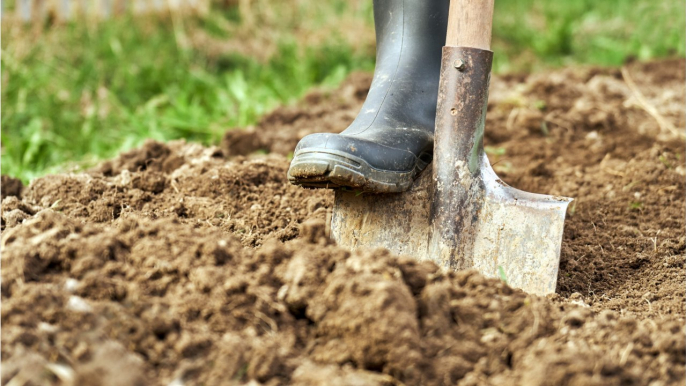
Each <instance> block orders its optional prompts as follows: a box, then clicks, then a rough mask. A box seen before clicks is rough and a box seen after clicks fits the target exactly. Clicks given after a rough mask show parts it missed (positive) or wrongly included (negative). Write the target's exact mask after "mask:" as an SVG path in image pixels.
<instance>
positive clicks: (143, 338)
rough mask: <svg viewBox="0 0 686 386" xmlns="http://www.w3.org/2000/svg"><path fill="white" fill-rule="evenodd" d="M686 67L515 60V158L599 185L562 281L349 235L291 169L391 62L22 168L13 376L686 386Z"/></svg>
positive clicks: (569, 230) (517, 167) (497, 99)
mask: <svg viewBox="0 0 686 386" xmlns="http://www.w3.org/2000/svg"><path fill="white" fill-rule="evenodd" d="M685 71H686V62H685V61H684V60H671V61H660V62H654V63H643V64H641V63H635V64H632V65H629V66H628V67H627V68H626V69H625V71H624V74H622V72H621V71H620V70H618V69H598V68H580V69H578V68H577V69H565V70H560V71H556V72H551V73H547V74H537V75H531V76H507V77H495V78H494V79H493V82H492V86H491V102H490V104H489V113H488V122H487V138H486V141H487V145H488V146H489V147H488V152H489V154H490V157H491V161H492V163H493V164H494V168H495V169H496V171H497V172H498V173H499V175H500V176H501V177H503V179H505V180H506V181H507V182H508V183H510V184H511V185H513V186H515V187H517V188H520V189H524V190H528V191H533V192H543V193H551V194H558V195H566V196H571V197H575V198H576V201H575V202H574V203H573V204H572V205H571V207H570V209H569V213H568V220H567V222H566V228H565V235H564V240H563V246H562V263H561V269H560V276H559V284H558V293H557V294H555V295H553V296H550V297H548V298H540V297H536V296H530V295H527V294H525V293H523V292H521V291H519V290H513V289H511V288H509V287H508V286H507V285H505V284H504V283H502V282H500V281H499V280H496V279H486V278H484V277H482V276H480V275H478V274H476V273H474V272H469V271H468V272H458V273H445V272H442V271H440V270H438V269H437V267H436V266H435V265H433V264H432V263H427V262H424V263H418V262H416V261H414V260H412V259H410V258H406V257H400V258H398V257H395V256H391V255H390V254H389V253H388V252H386V251H383V250H361V251H356V252H352V253H351V252H350V251H347V250H344V249H342V248H339V247H337V246H336V245H334V244H332V242H331V241H330V240H329V238H328V237H327V229H326V226H325V222H326V220H327V218H328V213H329V210H330V208H331V205H332V193H331V192H330V191H324V190H319V191H318V190H304V189H301V188H298V187H294V186H291V185H289V184H288V182H287V179H286V176H285V172H286V170H287V167H288V159H287V156H288V154H289V153H290V152H291V151H292V149H293V148H294V146H295V144H296V143H297V141H298V139H299V138H301V137H302V136H304V135H306V134H309V133H311V132H316V131H332V132H335V131H340V130H342V129H344V128H345V126H346V125H347V124H348V123H349V122H350V121H351V120H352V119H353V118H354V117H355V114H356V113H357V110H358V109H359V108H360V106H361V103H362V102H363V100H364V97H365V95H366V92H367V89H368V87H369V83H370V81H371V77H370V75H368V74H356V75H354V76H352V77H351V78H350V79H349V80H348V81H347V82H346V83H345V84H343V85H342V86H341V87H340V88H339V89H338V90H335V91H315V92H313V93H311V94H310V95H308V96H307V97H305V98H304V100H303V101H301V103H300V104H299V105H297V106H293V107H287V108H280V109H278V110H276V111H274V112H273V113H271V114H270V115H268V116H266V117H265V118H264V119H263V120H262V122H260V124H259V125H257V126H256V127H255V128H252V129H247V130H231V131H229V132H227V135H226V137H225V139H224V141H223V142H222V145H221V148H204V147H202V146H200V145H195V144H186V143H184V142H172V143H169V144H162V143H157V142H149V143H147V144H146V145H145V146H143V147H142V148H140V149H137V150H133V151H131V152H128V153H125V154H122V155H120V156H119V157H118V158H116V159H114V160H112V161H108V162H105V163H104V164H102V165H100V166H99V167H97V168H96V169H94V170H91V171H89V172H88V173H82V174H70V175H66V174H65V175H53V176H47V177H44V178H41V179H38V180H36V181H34V182H32V183H31V184H30V185H29V186H26V187H22V186H21V184H20V183H19V184H17V182H15V181H13V180H10V179H7V178H5V177H3V179H2V197H3V201H2V327H3V328H2V352H1V353H2V370H3V371H2V382H1V383H2V384H3V385H5V384H9V383H10V382H11V384H13V385H14V384H20V385H24V384H32V385H48V384H49V385H57V384H59V385H148V384H159V385H226V384H245V383H252V384H268V385H279V384H298V385H320V384H327V385H367V384H370V385H374V384H378V385H401V384H405V385H452V384H460V385H654V386H657V385H671V384H682V383H683V380H684V377H685V376H686V373H685V370H684V362H686V355H685V353H686V345H685V338H686V336H685V329H684V319H685V318H686V309H685V307H684V300H685V289H684V278H685V275H684V262H685V261H684V260H685V257H684V252H685V249H686V247H685V244H686V238H685V237H684V175H685V174H686V168H685V167H684V143H683V138H680V137H679V134H678V133H677V134H675V131H677V130H676V129H674V128H678V131H680V132H683V128H684V127H685V126H686V118H685V117H684V109H683V106H684V103H685V102H686V101H685V97H684V82H685V80H686V79H685V76H684V74H685ZM627 77H630V78H631V79H633V81H631V80H628V79H627ZM627 80H628V81H627ZM257 150H268V151H269V152H270V154H269V155H266V156H265V155H260V154H259V153H260V152H257V153H256V151H257Z"/></svg>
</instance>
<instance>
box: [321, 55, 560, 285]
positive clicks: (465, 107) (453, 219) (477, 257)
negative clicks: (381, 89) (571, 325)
mask: <svg viewBox="0 0 686 386" xmlns="http://www.w3.org/2000/svg"><path fill="white" fill-rule="evenodd" d="M492 55H493V53H492V52H491V51H488V50H480V49H475V48H467V47H444V49H443V59H442V60H443V62H442V69H441V80H440V85H439V95H438V107H437V115H436V132H435V145H434V161H433V163H432V166H431V168H429V169H427V170H425V171H424V172H422V174H421V175H420V176H419V178H418V179H417V180H416V181H415V183H414V185H413V186H412V188H411V189H410V190H409V191H407V192H404V193H400V194H379V195H373V194H368V195H356V194H355V193H353V192H344V191H337V192H336V197H335V202H334V211H333V217H332V224H331V231H332V236H333V238H334V239H335V240H336V242H337V243H338V244H339V245H342V246H345V247H348V248H351V249H355V248H358V247H363V246H364V247H384V248H387V249H389V250H390V251H392V252H394V253H396V254H400V255H408V256H412V257H414V258H416V259H419V260H431V261H434V262H436V263H437V264H438V265H440V266H442V267H445V268H447V269H468V268H474V269H476V270H478V271H479V272H481V273H482V274H484V275H485V276H489V277H500V278H501V279H503V280H505V281H507V283H508V284H509V285H511V286H513V287H517V288H521V289H523V290H525V291H527V292H530V293H534V294H539V295H545V294H549V293H553V292H554V291H555V286H556V283H557V273H558V269H559V261H560V246H561V242H562V231H563V227H564V218H565V212H566V209H567V205H568V204H569V202H570V201H571V199H569V198H566V197H556V196H548V195H540V194H533V193H527V192H524V191H521V190H517V189H514V188H512V187H510V186H507V185H506V184H505V183H504V182H502V181H501V180H500V179H499V178H498V176H497V175H496V174H495V172H494V171H493V169H492V168H491V165H490V163H489V161H488V158H487V157H486V155H485V154H484V151H483V133H484V123H485V115H486V106H487V102H488V85H489V81H490V69H491V62H492ZM453 63H459V64H460V65H459V66H457V65H453Z"/></svg>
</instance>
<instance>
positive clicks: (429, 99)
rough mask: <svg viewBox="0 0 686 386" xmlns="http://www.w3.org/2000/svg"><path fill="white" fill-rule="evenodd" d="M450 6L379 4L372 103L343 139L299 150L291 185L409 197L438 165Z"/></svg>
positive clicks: (312, 141)
mask: <svg viewBox="0 0 686 386" xmlns="http://www.w3.org/2000/svg"><path fill="white" fill-rule="evenodd" d="M449 3H450V2H449V0H374V23H375V26H376V42H377V45H376V47H377V48H376V69H375V71H374V80H373V81H372V85H371V88H370V90H369V94H368V95H367V99H366V101H365V102H364V105H363V106H362V110H361V111H360V113H359V114H358V116H357V118H356V119H355V121H353V123H352V124H351V125H350V126H349V127H348V128H347V129H345V130H344V131H343V132H342V133H340V134H328V133H321V134H311V135H308V136H306V137H305V138H303V139H302V140H301V141H300V143H298V146H297V147H296V148H295V153H294V157H293V161H292V162H291V166H290V169H289V170H288V179H289V180H290V182H291V183H293V184H297V185H302V186H305V187H314V188H340V187H348V188H351V189H354V190H358V191H365V192H379V193H385V192H402V191H404V190H407V189H408V188H409V187H410V186H411V184H412V181H413V180H414V178H415V177H416V176H417V174H418V173H419V172H421V171H422V170H423V169H424V168H425V167H426V166H427V165H428V164H429V163H430V162H431V159H432V153H433V133H434V121H435V118H436V100H437V98H438V78H439V72H440V69H441V48H442V47H443V46H444V45H445V36H446V31H447V25H448V7H449Z"/></svg>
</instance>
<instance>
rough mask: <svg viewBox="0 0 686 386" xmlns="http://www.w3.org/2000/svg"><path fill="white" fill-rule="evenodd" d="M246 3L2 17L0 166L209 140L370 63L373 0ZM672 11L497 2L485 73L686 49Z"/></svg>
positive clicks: (618, 0)
mask: <svg viewBox="0 0 686 386" xmlns="http://www.w3.org/2000/svg"><path fill="white" fill-rule="evenodd" d="M250 4H253V6H252V7H251V8H249V9H239V8H236V7H233V8H228V9H222V10H218V9H215V11H214V12H213V13H211V14H210V15H209V16H207V17H204V18H200V19H196V18H184V19H180V18H175V17H171V18H169V17H162V18H157V17H147V18H143V19H136V18H132V17H123V18H119V19H116V20H111V21H107V22H101V23H99V24H95V23H86V22H78V23H72V24H68V25H62V26H44V27H42V26H33V27H21V26H17V25H8V26H6V24H8V23H4V22H3V26H2V27H3V34H4V35H5V36H4V37H5V38H4V39H3V40H2V62H1V66H2V94H1V96H2V120H1V125H2V173H3V174H9V175H12V176H17V177H20V178H22V179H23V180H24V181H29V180H31V179H33V178H36V177H38V176H41V175H43V174H45V173H51V172H57V171H64V170H69V169H70V168H74V167H85V166H89V165H92V164H94V163H95V162H97V161H98V160H101V159H103V158H108V157H112V156H114V155H115V154H117V153H118V152H120V151H122V150H125V149H129V148H132V147H135V146H137V145H139V144H140V143H142V141H144V140H145V139H146V138H155V139H158V140H170V139H175V138H187V139H189V140H193V141H200V142H202V143H216V142H217V141H218V140H219V138H220V137H221V135H222V133H223V132H224V131H225V130H228V129H231V128H235V127H244V126H248V125H251V124H254V123H255V122H256V121H257V120H258V119H259V117H260V116H262V115H263V114H265V113H266V112H268V111H269V110H270V109H272V108H274V107H275V106H277V105H279V104H284V103H291V102H293V101H295V100H297V99H298V98H299V97H300V96H302V95H303V94H304V93H305V92H306V91H307V90H309V89H310V88H311V87H313V86H315V85H321V84H324V85H328V86H329V87H333V86H335V85H336V84H337V83H338V82H340V81H341V80H342V79H344V78H345V77H346V76H347V75H348V74H349V73H350V72H351V71H353V70H360V69H362V70H368V71H371V70H372V69H373V61H374V51H373V26H372V18H371V0H356V1H353V0H350V1H345V0H336V1H330V2H317V1H314V0H310V1H303V0H300V1H297V2H296V1H291V0H284V1H282V2H279V3H278V4H277V3H273V2H266V1H263V0H253V1H252V2H251V3H250ZM270 4H272V5H270ZM683 8H684V7H683V4H682V2H680V1H677V0H664V1H659V2H656V1H652V0H636V1H629V0H604V1H590V0H574V1H553V0H543V1H540V0H539V1H535V0H516V1H515V0H499V1H497V4H496V14H495V20H494V40H493V46H494V47H493V49H494V51H495V52H496V56H495V64H494V70H495V71H496V72H510V71H517V72H522V71H525V72H526V71H537V70H541V69H546V68H550V67H557V66H563V65H575V64H599V65H621V64H622V63H623V62H624V61H626V60H627V59H628V58H637V59H641V60H647V59H652V58H656V57H664V56H674V55H679V56H684V54H685V52H684V47H685V46H686V38H685V32H684V26H685V25H686V21H685V20H684V19H685V14H684V9H683ZM355 23H358V24H355ZM198 33H200V35H198ZM197 36H205V38H204V39H205V40H202V39H201V40H199V42H198V41H195V40H194V39H195V37H197ZM208 39H209V40H208ZM196 40H197V39H196ZM301 41H304V42H306V44H298V42H301ZM217 42H228V43H230V44H232V45H230V46H226V47H224V46H221V44H220V45H217V44H216V43H217ZM215 46H217V47H219V48H217V47H215ZM222 47H223V48H222ZM246 47H247V48H246ZM251 47H252V48H251ZM255 47H258V48H255Z"/></svg>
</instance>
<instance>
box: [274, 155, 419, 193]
mask: <svg viewBox="0 0 686 386" xmlns="http://www.w3.org/2000/svg"><path fill="white" fill-rule="evenodd" d="M420 158H422V157H420ZM420 158H418V159H417V163H416V164H415V167H414V168H413V169H412V170H411V171H409V172H394V171H387V170H380V169H376V168H374V167H372V166H371V165H369V163H367V161H365V160H363V159H362V158H359V157H355V156H353V155H350V154H347V153H344V152H341V151H336V150H329V149H307V150H301V151H298V152H296V153H295V155H294V157H293V160H292V161H291V166H290V168H289V169H288V181H290V183H292V184H294V185H300V186H302V187H305V188H315V189H316V188H328V189H346V188H347V189H352V190H355V191H360V192H367V193H398V192H404V191H406V190H407V189H409V188H410V186H412V181H414V179H415V177H416V176H417V174H419V172H421V171H422V170H424V168H426V166H427V165H428V163H427V162H424V161H422V160H421V159H420Z"/></svg>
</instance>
